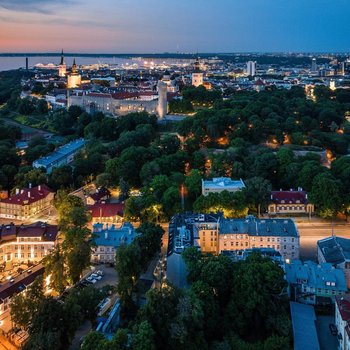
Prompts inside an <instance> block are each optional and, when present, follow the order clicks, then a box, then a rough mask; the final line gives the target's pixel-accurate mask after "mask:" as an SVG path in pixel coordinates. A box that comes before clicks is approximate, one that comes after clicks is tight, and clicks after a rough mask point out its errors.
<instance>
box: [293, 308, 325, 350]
mask: <svg viewBox="0 0 350 350" xmlns="http://www.w3.org/2000/svg"><path fill="white" fill-rule="evenodd" d="M290 312H291V316H292V324H293V335H294V350H305V349H307V350H320V345H319V342H318V338H317V331H316V324H315V322H316V315H315V310H314V308H313V306H310V305H305V304H299V303H296V302H294V301H291V302H290Z"/></svg>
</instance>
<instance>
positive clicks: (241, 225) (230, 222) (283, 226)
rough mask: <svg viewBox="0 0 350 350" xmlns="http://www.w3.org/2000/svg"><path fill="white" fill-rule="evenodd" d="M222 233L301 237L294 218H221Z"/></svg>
mask: <svg viewBox="0 0 350 350" xmlns="http://www.w3.org/2000/svg"><path fill="white" fill-rule="evenodd" d="M219 232H220V234H248V235H250V236H279V237H299V232H298V229H297V227H296V225H295V223H294V221H293V220H292V219H256V218H255V217H253V216H248V217H247V218H245V219H225V218H221V220H220V230H219Z"/></svg>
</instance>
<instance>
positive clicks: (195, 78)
mask: <svg viewBox="0 0 350 350" xmlns="http://www.w3.org/2000/svg"><path fill="white" fill-rule="evenodd" d="M192 85H193V86H195V87H198V86H201V85H203V72H202V71H201V70H200V63H199V59H198V57H197V59H196V62H195V64H194V72H193V73H192Z"/></svg>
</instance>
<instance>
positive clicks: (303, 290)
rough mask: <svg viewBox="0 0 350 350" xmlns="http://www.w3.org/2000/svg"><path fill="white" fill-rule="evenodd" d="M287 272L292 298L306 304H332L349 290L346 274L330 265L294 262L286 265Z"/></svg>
mask: <svg viewBox="0 0 350 350" xmlns="http://www.w3.org/2000/svg"><path fill="white" fill-rule="evenodd" d="M285 272H286V280H287V282H288V285H289V296H290V298H291V299H292V300H295V301H298V302H301V303H304V304H312V305H328V304H332V303H334V301H335V297H336V296H337V295H343V294H345V293H346V292H347V290H348V289H347V286H346V281H345V276H344V272H343V271H342V270H341V269H336V268H335V267H334V266H332V265H331V264H328V263H321V264H320V265H318V264H316V263H314V262H313V261H306V262H305V263H304V264H303V263H302V262H301V261H300V260H294V261H292V262H291V263H290V264H286V265H285Z"/></svg>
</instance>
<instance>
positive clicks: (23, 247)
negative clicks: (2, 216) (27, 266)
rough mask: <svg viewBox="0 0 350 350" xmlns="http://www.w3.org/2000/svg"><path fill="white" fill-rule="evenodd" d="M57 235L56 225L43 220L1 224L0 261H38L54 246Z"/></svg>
mask: <svg viewBox="0 0 350 350" xmlns="http://www.w3.org/2000/svg"><path fill="white" fill-rule="evenodd" d="M57 235H58V228H57V226H55V225H48V224H46V223H43V222H36V223H34V224H31V225H21V226H15V225H13V224H11V225H6V226H5V225H3V226H1V228H0V237H1V240H0V263H2V264H3V263H7V262H11V263H28V262H32V263H33V262H34V263H38V262H40V261H41V260H42V259H43V258H44V257H45V256H46V255H47V254H49V252H50V251H51V250H52V249H53V248H54V246H55V244H56V238H57Z"/></svg>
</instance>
